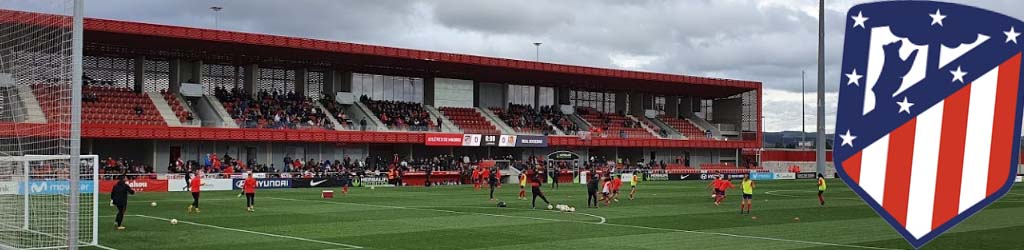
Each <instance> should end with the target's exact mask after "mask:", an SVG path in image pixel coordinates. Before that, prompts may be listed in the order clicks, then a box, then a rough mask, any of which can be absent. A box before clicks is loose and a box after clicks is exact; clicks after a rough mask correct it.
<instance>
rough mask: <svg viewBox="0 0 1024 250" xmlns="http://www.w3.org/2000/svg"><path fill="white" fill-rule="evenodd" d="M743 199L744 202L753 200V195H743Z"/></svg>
mask: <svg viewBox="0 0 1024 250" xmlns="http://www.w3.org/2000/svg"><path fill="white" fill-rule="evenodd" d="M743 199H744V200H750V199H754V195H753V194H743Z"/></svg>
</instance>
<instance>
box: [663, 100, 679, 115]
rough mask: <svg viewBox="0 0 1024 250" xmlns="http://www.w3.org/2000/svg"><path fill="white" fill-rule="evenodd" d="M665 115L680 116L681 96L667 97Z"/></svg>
mask: <svg viewBox="0 0 1024 250" xmlns="http://www.w3.org/2000/svg"><path fill="white" fill-rule="evenodd" d="M665 115H666V116H668V117H679V97H678V96H667V97H665Z"/></svg>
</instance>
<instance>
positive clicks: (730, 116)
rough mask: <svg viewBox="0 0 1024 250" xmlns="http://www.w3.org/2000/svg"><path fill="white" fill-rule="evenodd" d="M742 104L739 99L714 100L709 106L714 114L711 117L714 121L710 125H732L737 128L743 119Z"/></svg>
mask: <svg viewBox="0 0 1024 250" xmlns="http://www.w3.org/2000/svg"><path fill="white" fill-rule="evenodd" d="M742 104H743V100H742V99H740V98H732V99H719V100H715V101H714V102H713V103H712V104H711V109H712V112H714V113H713V114H712V116H711V117H712V118H714V121H711V123H724V124H733V125H735V126H737V128H738V127H739V125H740V122H741V120H742V119H743V105H742Z"/></svg>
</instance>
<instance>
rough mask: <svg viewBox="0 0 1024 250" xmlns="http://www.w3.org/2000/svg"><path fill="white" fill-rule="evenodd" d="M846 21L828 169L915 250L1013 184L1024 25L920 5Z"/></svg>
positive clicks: (959, 8)
mask: <svg viewBox="0 0 1024 250" xmlns="http://www.w3.org/2000/svg"><path fill="white" fill-rule="evenodd" d="M846 19H847V22H846V37H845V44H844V47H843V66H842V72H841V74H842V75H841V81H840V91H839V105H838V110H837V115H836V127H835V132H836V138H835V145H834V149H835V163H836V166H837V168H838V170H839V174H840V175H841V177H842V179H843V181H844V182H846V184H848V185H849V186H850V187H851V188H852V189H853V190H854V191H855V192H856V193H857V195H859V196H860V197H861V198H862V199H863V200H864V201H865V202H867V203H868V205H870V206H871V208H872V209H874V210H875V212H877V213H878V214H879V215H881V216H882V217H883V218H884V219H885V221H886V222H888V223H889V224H890V225H892V227H893V228H895V229H896V231H897V232H899V233H900V234H901V235H902V236H903V238H904V239H906V240H907V242H909V243H910V244H911V245H913V246H914V247H921V246H923V245H924V244H926V243H928V242H929V241H931V240H932V239H934V238H935V237H937V236H939V235H940V234H942V233H943V232H944V231H946V230H949V229H950V228H952V227H953V226H955V225H957V224H958V223H960V222H961V221H963V220H964V219H966V218H967V217H969V216H971V215H973V214H975V213H977V212H978V211H980V210H981V209H983V208H985V207H986V206H988V205H989V204H992V203H993V202H994V201H996V200H997V199H999V198H1000V197H1002V196H1003V195H1004V194H1006V193H1007V191H1009V189H1010V187H1011V185H1012V183H1013V178H1014V176H1015V172H1016V166H1017V155H1018V153H1019V152H1018V151H1019V150H1018V147H1019V140H1018V139H1017V138H1020V126H1021V124H1020V121H1021V102H1022V98H1021V97H1022V93H1024V90H1022V89H1021V84H1020V82H1021V74H1020V71H1021V51H1022V50H1024V37H1020V35H1021V33H1022V32H1024V22H1021V21H1019V20H1016V19H1013V18H1010V17H1008V16H1005V15H1002V14H998V13H995V12H991V11H988V10H984V9H979V8H974V7H970V6H964V5H959V4H950V3H940V2H927V1H899V2H895V1H894V2H878V3H868V4H861V5H856V6H853V7H852V8H851V9H850V11H849V13H848V14H847V16H846Z"/></svg>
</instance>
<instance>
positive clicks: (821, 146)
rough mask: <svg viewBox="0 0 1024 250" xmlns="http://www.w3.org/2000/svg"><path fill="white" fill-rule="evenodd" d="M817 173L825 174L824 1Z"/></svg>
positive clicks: (820, 19)
mask: <svg viewBox="0 0 1024 250" xmlns="http://www.w3.org/2000/svg"><path fill="white" fill-rule="evenodd" d="M817 139H818V140H817V142H816V143H814V146H815V147H816V148H817V151H818V152H817V172H818V174H824V173H825V0H819V1H818V138H817Z"/></svg>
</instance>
